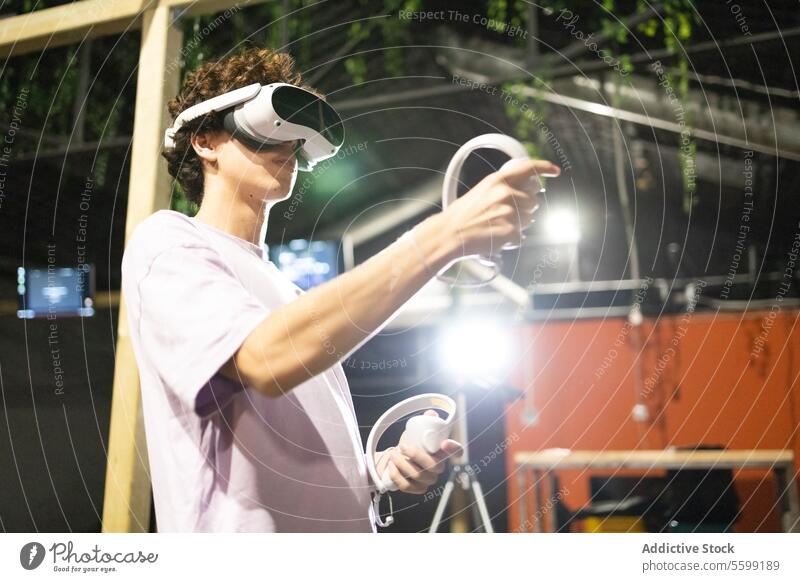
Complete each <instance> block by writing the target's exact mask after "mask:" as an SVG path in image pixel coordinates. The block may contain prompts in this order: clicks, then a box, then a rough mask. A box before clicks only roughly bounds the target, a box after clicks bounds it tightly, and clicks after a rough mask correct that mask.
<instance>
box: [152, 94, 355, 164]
mask: <svg viewBox="0 0 800 582" xmlns="http://www.w3.org/2000/svg"><path fill="white" fill-rule="evenodd" d="M214 112H218V113H224V117H223V124H224V127H225V129H226V130H227V131H228V132H230V134H231V135H232V136H233V137H234V138H235V139H236V140H238V141H240V142H241V143H243V144H244V145H245V146H247V147H248V148H250V149H253V150H257V151H258V150H263V149H268V148H269V147H270V146H274V145H277V144H280V143H283V142H287V141H294V140H301V142H302V145H301V147H300V148H299V150H298V151H297V162H298V170H300V171H303V172H308V171H311V170H312V169H313V168H314V165H316V164H317V163H319V162H321V161H322V160H325V159H327V158H330V157H331V156H334V155H336V152H338V151H339V148H340V147H341V146H342V143H344V125H343V124H342V118H341V117H339V114H338V113H336V110H335V109H334V108H333V107H332V106H331V105H330V104H329V103H327V102H326V101H324V100H323V99H321V98H320V97H318V96H317V95H315V94H314V93H311V92H310V91H306V90H305V89H301V88H300V87H296V86H295V85H290V84H288V83H270V84H269V85H261V84H260V83H254V84H252V85H248V86H246V87H241V88H239V89H235V90H233V91H229V92H228V93H223V94H222V95H217V96H216V97H213V98H211V99H208V100H206V101H203V102H201V103H198V104H196V105H193V106H191V107H189V108H188V109H186V110H184V111H182V112H181V113H180V114H179V115H178V117H177V118H175V122H174V123H173V124H172V127H169V128H168V129H167V130H166V132H165V133H164V147H165V148H166V149H172V148H174V147H175V134H176V133H177V132H178V131H179V130H180V129H181V127H183V126H184V125H185V124H186V123H188V122H190V121H192V120H193V119H197V118H198V117H201V116H203V115H207V114H209V113H214Z"/></svg>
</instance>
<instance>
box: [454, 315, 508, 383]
mask: <svg viewBox="0 0 800 582" xmlns="http://www.w3.org/2000/svg"><path fill="white" fill-rule="evenodd" d="M439 357H440V358H441V363H442V368H443V369H444V370H445V371H446V372H447V373H448V374H450V375H451V376H453V377H454V378H455V379H457V380H458V381H460V382H476V383H486V382H487V381H489V382H491V381H498V380H501V379H502V378H503V377H504V376H505V375H506V374H507V373H508V372H509V371H510V369H511V365H512V364H513V362H514V342H513V339H512V336H511V331H510V330H509V329H508V328H507V327H503V326H502V325H500V323H499V322H496V321H493V320H467V321H461V322H455V323H453V324H451V325H450V326H448V327H447V328H445V329H444V330H443V332H442V333H441V334H440V336H439Z"/></svg>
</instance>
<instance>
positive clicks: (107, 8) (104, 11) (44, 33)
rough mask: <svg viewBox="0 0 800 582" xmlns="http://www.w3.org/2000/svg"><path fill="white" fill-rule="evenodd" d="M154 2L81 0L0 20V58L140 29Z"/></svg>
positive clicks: (147, 0)
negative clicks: (145, 14) (144, 14)
mask: <svg viewBox="0 0 800 582" xmlns="http://www.w3.org/2000/svg"><path fill="white" fill-rule="evenodd" d="M156 2H157V0H111V1H109V0H82V1H81V2H73V3H71V4H64V5H62V6H55V7H53V8H44V9H42V10H36V11H34V12H29V13H27V14H20V15H19V16H12V17H10V18H5V19H3V20H0V57H5V58H8V57H11V56H17V55H21V54H25V53H30V52H38V51H43V50H45V49H48V48H54V47H57V46H63V45H66V44H73V43H77V42H80V41H81V40H83V39H85V38H92V37H98V36H107V35H111V34H119V33H121V32H122V31H124V30H126V29H128V28H139V26H140V25H141V22H140V21H139V19H140V18H141V14H142V12H143V10H146V9H147V8H148V7H150V6H151V5H152V6H155V4H156Z"/></svg>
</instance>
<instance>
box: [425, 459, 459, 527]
mask: <svg viewBox="0 0 800 582" xmlns="http://www.w3.org/2000/svg"><path fill="white" fill-rule="evenodd" d="M453 481H455V473H452V474H451V475H450V478H449V479H448V480H447V483H445V484H444V491H442V498H441V499H440V500H439V505H437V506H436V513H434V514H433V521H432V522H431V529H430V530H428V533H436V530H437V529H439V523H441V521H442V515H444V509H445V507H447V502H448V501H449V500H450V494H451V493H452V492H453V485H454V484H453Z"/></svg>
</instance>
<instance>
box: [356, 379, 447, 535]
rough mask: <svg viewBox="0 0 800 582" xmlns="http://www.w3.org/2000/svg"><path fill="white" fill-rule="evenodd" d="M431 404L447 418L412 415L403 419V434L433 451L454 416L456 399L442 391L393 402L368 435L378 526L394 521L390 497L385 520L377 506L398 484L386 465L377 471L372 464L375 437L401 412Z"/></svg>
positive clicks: (419, 408) (428, 407) (373, 463)
mask: <svg viewBox="0 0 800 582" xmlns="http://www.w3.org/2000/svg"><path fill="white" fill-rule="evenodd" d="M431 408H438V409H440V410H444V411H445V412H446V413H447V418H446V419H443V418H441V417H439V416H432V415H426V414H418V415H417V416H412V417H411V418H409V419H408V422H406V432H407V435H406V436H407V438H408V440H409V443H410V444H413V445H417V446H420V447H422V448H424V449H425V450H426V451H428V452H429V453H435V452H437V451H438V450H439V449H440V448H441V445H442V441H444V440H446V439H447V438H449V436H450V431H451V430H452V428H453V424H454V423H455V419H456V403H455V402H454V401H453V399H452V398H450V397H449V396H445V395H444V394H420V395H419V396H413V397H411V398H408V399H406V400H403V401H402V402H400V403H398V404H395V405H394V406H392V407H391V408H390V409H389V410H387V411H386V412H384V413H383V414H382V415H381V417H380V418H379V419H378V420H377V422H376V423H375V426H373V427H372V430H371V431H370V433H369V437H367V470H368V471H369V474H370V477H372V482H373V484H374V485H375V488H376V489H377V491H378V493H377V494H376V495H375V497H374V498H373V501H372V502H373V506H374V509H375V517H376V519H377V524H378V525H380V526H381V527H386V526H388V525H391V524H392V523H394V517H392V515H391V513H392V508H391V499H390V500H389V503H390V509H389V513H390V515H389V516H388V517H387V518H386V520H385V521H383V520H381V517H380V510H379V507H378V506H379V503H380V499H381V495H383V494H384V493H386V492H388V491H396V490H397V486H396V485H395V484H394V482H393V481H392V479H391V477H390V476H389V469H388V467H387V469H386V470H385V471H384V473H383V475H378V469H377V467H376V466H375V453H376V452H377V447H378V441H380V439H381V437H382V436H383V433H385V432H386V430H387V429H388V428H389V427H390V426H391V425H393V424H394V423H395V422H397V421H398V420H400V419H401V418H403V417H404V416H407V415H409V414H414V413H415V412H424V411H426V410H429V409H431Z"/></svg>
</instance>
